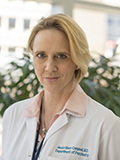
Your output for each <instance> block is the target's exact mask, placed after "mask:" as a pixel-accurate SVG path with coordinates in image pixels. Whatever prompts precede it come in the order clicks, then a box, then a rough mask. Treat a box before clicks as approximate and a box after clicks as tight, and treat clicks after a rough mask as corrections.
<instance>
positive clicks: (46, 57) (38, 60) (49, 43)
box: [33, 29, 76, 92]
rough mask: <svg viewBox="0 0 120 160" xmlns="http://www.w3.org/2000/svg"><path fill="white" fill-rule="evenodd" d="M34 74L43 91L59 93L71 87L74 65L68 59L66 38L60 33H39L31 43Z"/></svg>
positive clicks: (48, 31)
mask: <svg viewBox="0 0 120 160" xmlns="http://www.w3.org/2000/svg"><path fill="white" fill-rule="evenodd" d="M33 61H34V67H35V73H36V75H37V77H38V80H39V81H40V83H41V84H42V85H43V86H44V89H45V90H47V91H49V92H59V91H62V92H63V91H64V90H66V89H67V90H68V89H72V87H73V78H74V72H75V70H76V65H75V64H74V63H73V61H72V59H71V57H70V47H69V42H68V39H67V37H66V36H65V34H64V33H63V32H62V31H58V30H56V29H47V30H42V31H39V32H38V33H37V35H36V37H35V39H34V43H33Z"/></svg>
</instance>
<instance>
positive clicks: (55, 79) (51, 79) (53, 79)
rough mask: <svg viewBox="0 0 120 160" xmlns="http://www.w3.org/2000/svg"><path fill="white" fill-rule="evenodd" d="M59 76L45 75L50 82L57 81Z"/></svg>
mask: <svg viewBox="0 0 120 160" xmlns="http://www.w3.org/2000/svg"><path fill="white" fill-rule="evenodd" d="M58 78H59V77H45V79H46V80H47V81H48V82H55V81H57V79H58Z"/></svg>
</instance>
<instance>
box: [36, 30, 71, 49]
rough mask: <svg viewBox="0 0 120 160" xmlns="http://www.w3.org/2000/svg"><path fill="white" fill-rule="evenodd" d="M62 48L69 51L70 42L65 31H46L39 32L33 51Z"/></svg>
mask: <svg viewBox="0 0 120 160" xmlns="http://www.w3.org/2000/svg"><path fill="white" fill-rule="evenodd" d="M55 46H56V47H58V48H59V47H62V48H65V49H69V41H68V38H67V36H66V35H65V34H64V32H63V31H60V30H57V29H46V30H41V31H39V32H38V33H37V34H36V36H35V39H34V42H33V50H36V49H37V48H41V47H46V48H47V47H50V48H52V47H55Z"/></svg>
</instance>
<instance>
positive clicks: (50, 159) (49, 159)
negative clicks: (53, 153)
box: [47, 156, 64, 160]
mask: <svg viewBox="0 0 120 160" xmlns="http://www.w3.org/2000/svg"><path fill="white" fill-rule="evenodd" d="M47 160H64V159H60V158H55V157H50V156H49V157H48V159H47Z"/></svg>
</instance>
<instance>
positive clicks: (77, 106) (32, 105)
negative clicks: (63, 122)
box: [22, 85, 87, 118]
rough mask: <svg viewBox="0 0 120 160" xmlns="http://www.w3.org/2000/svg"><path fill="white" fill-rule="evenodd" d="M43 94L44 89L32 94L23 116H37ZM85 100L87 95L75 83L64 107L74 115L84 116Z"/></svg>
mask: <svg viewBox="0 0 120 160" xmlns="http://www.w3.org/2000/svg"><path fill="white" fill-rule="evenodd" d="M43 94H44V89H42V90H41V91H40V93H38V94H37V95H36V96H34V97H33V98H32V99H31V100H30V102H29V103H28V105H27V106H26V108H25V110H24V112H23V116H22V117H23V118H24V117H39V112H40V107H41V101H42V96H43ZM86 102H87V95H86V94H85V92H84V91H83V90H82V88H81V87H80V86H79V85H77V86H76V87H75V89H74V90H73V92H72V94H71V95H70V97H69V99H68V100H67V102H66V103H65V106H64V109H65V110H66V111H67V112H68V113H69V114H72V115H74V116H82V117H84V116H85V112H86Z"/></svg>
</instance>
